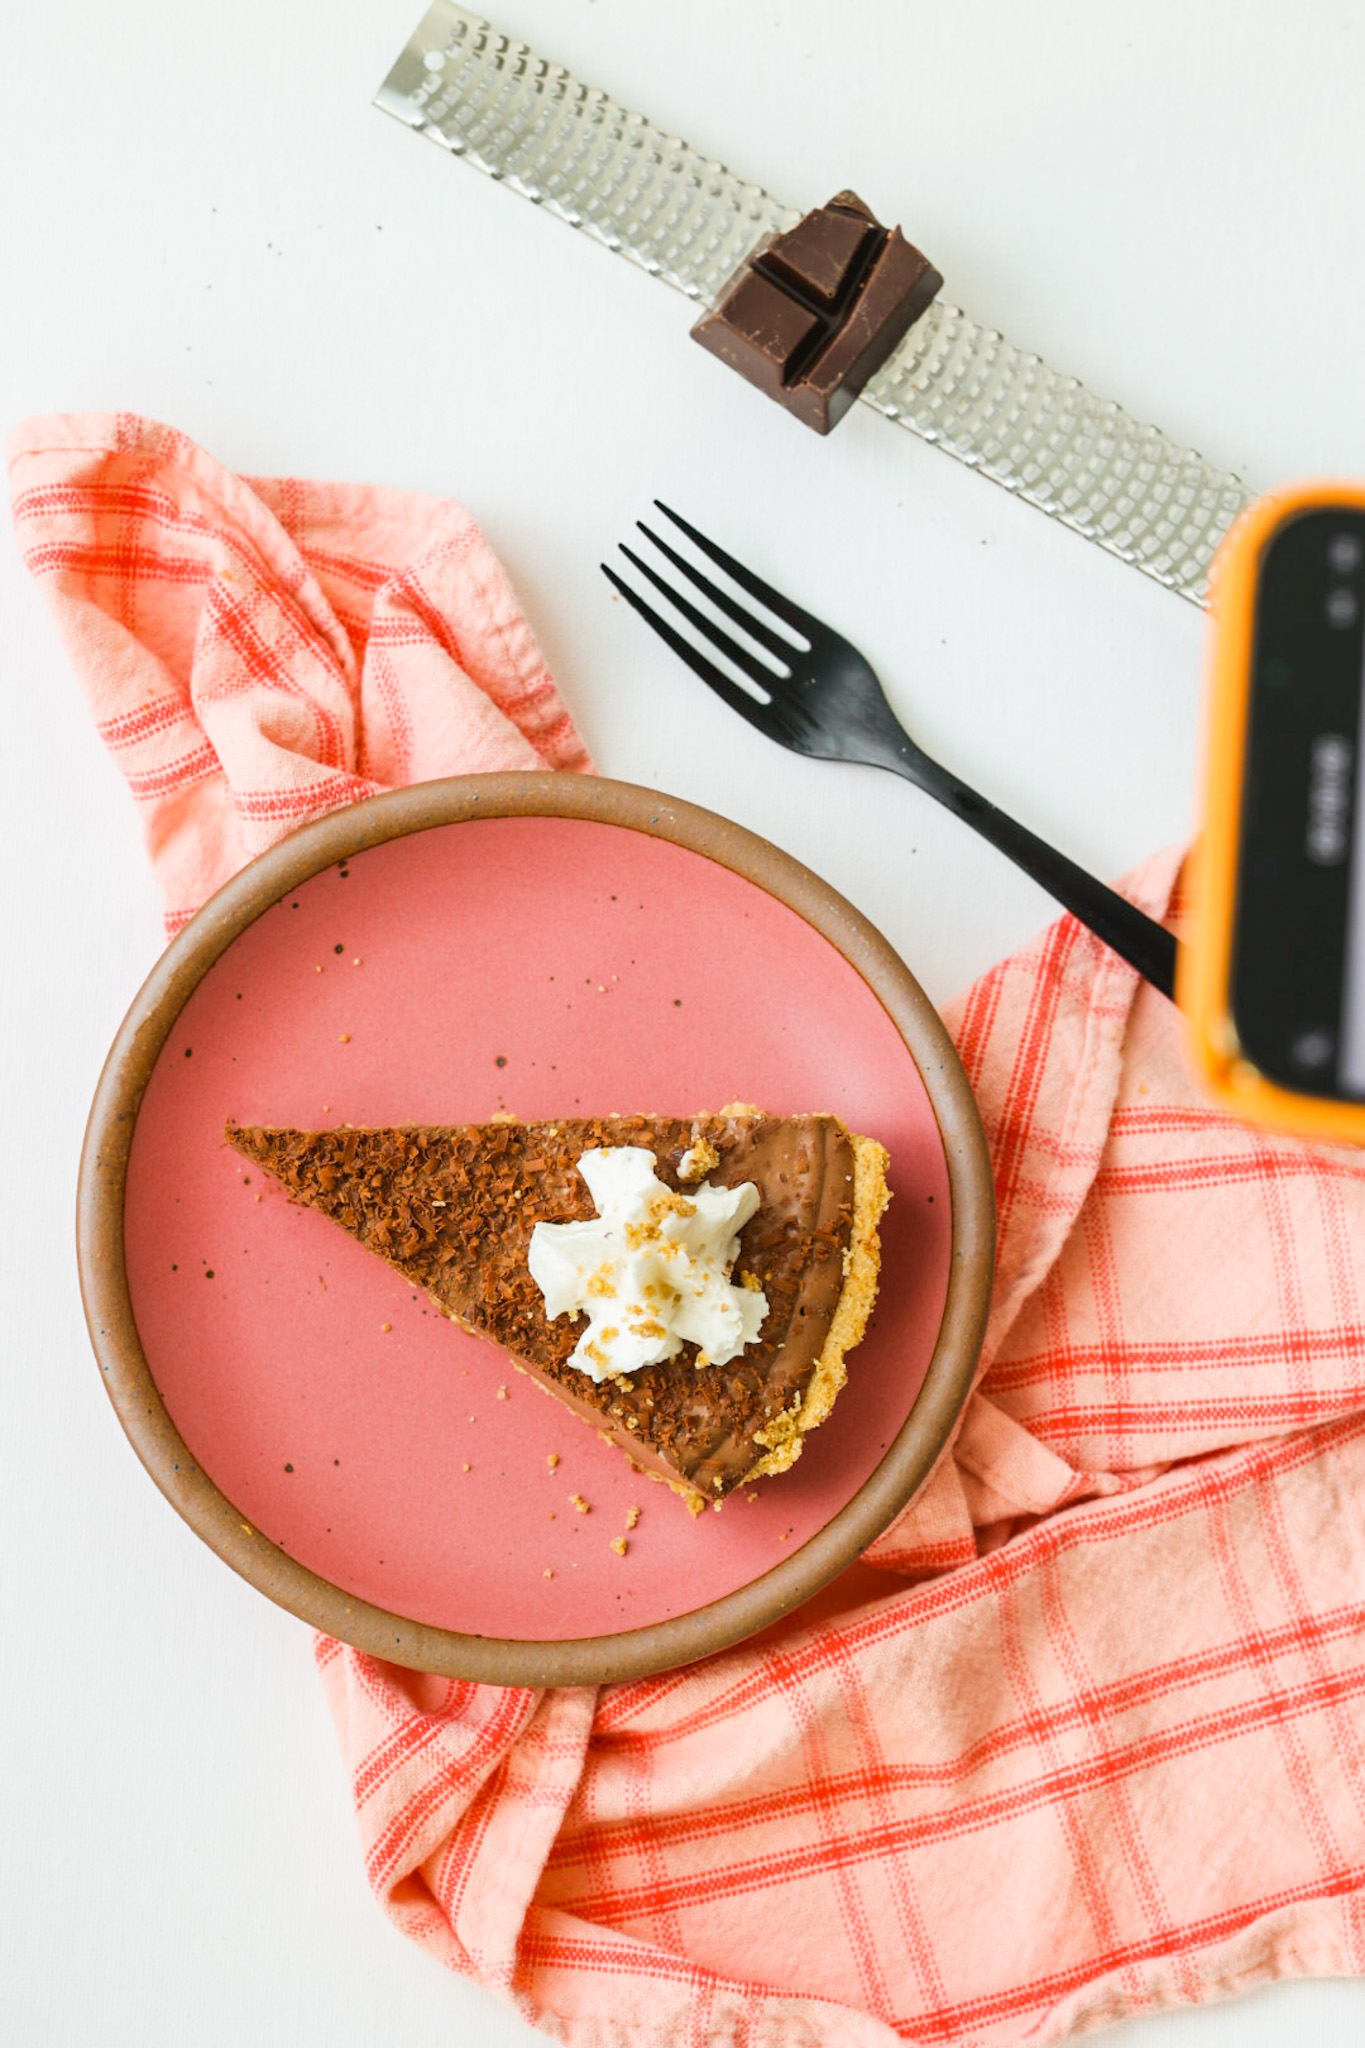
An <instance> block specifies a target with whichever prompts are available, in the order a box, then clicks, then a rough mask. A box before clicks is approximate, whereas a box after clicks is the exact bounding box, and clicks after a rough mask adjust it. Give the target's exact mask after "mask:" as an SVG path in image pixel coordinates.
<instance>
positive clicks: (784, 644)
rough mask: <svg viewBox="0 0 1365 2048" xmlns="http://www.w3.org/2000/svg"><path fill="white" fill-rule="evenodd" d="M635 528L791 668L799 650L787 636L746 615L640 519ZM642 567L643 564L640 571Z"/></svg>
mask: <svg viewBox="0 0 1365 2048" xmlns="http://www.w3.org/2000/svg"><path fill="white" fill-rule="evenodd" d="M635 524H636V525H637V526H638V527H639V529H640V531H641V533H642V534H643V535H644V537H645V539H646V540H647V541H651V542H652V543H653V545H654V546H655V547H656V548H657V549H658V550H659V553H660V554H661V555H664V556H665V557H666V558H667V559H668V560H669V561H670V562H671V563H672V564H673V566H674V568H675V569H678V570H680V571H681V572H682V574H683V575H684V576H686V577H687V578H688V580H689V582H692V583H695V585H696V586H697V589H698V590H700V591H701V592H702V593H703V594H704V595H705V596H706V597H709V598H710V600H711V602H712V604H713V605H715V606H716V607H717V609H718V610H719V611H723V612H724V613H725V616H726V617H727V618H729V619H733V620H734V622H735V624H736V625H737V626H742V627H743V629H744V631H745V632H746V633H747V634H749V636H750V638H751V639H754V640H757V642H758V644H759V646H760V647H766V648H767V650H768V652H769V653H770V654H774V655H776V656H777V659H778V660H779V661H782V662H785V663H786V665H787V667H788V668H790V667H791V662H792V656H793V655H794V654H796V653H798V652H799V650H798V649H797V648H795V647H793V646H792V643H791V641H790V640H788V639H787V638H786V637H785V635H783V634H781V633H776V632H774V631H773V629H772V627H771V626H769V625H765V624H764V622H763V620H762V619H756V618H755V617H754V615H753V613H752V612H749V611H746V610H745V609H744V606H743V605H742V604H740V603H739V602H738V600H737V599H735V598H733V597H731V596H730V594H729V592H728V591H726V590H722V589H721V587H720V585H719V584H718V583H713V582H712V581H711V579H710V577H709V576H703V575H702V573H701V570H700V569H697V568H695V567H694V566H693V564H692V563H691V562H689V561H688V560H687V558H686V556H685V555H680V554H679V553H678V550H677V549H676V548H672V547H670V546H669V544H668V542H667V541H666V540H661V539H660V538H659V536H658V534H657V533H655V532H654V530H653V528H652V527H648V526H646V525H645V522H644V520H643V519H637V520H636V522H635ZM643 566H644V565H643V563H642V564H641V567H643ZM646 573H648V572H646ZM660 587H661V588H662V586H660Z"/></svg>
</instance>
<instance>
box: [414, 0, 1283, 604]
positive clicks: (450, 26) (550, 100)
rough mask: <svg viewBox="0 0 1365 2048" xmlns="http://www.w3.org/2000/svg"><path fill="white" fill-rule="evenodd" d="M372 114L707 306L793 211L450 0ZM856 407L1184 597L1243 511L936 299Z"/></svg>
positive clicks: (1193, 595)
mask: <svg viewBox="0 0 1365 2048" xmlns="http://www.w3.org/2000/svg"><path fill="white" fill-rule="evenodd" d="M375 105H376V106H379V107H382V108H383V109H384V111H385V112H386V113H389V114H393V115H395V116H396V117H397V119H398V120H400V121H402V122H404V123H405V124H406V125H407V126H408V127H409V128H414V129H417V130H418V131H419V132H421V133H422V134H424V135H427V136H429V137H430V138H431V140H432V141H433V142H437V143H439V144H440V145H441V147H442V148H444V149H447V150H449V151H450V152H451V154H452V155H454V156H461V157H464V158H465V159H466V161H467V162H469V163H471V164H473V165H474V166H475V167H476V169H478V170H481V171H486V172H487V173H488V174H489V176H490V177H494V178H498V179H501V180H502V181H503V182H504V183H505V184H507V185H510V186H511V188H512V190H513V191H515V192H520V193H522V194H523V195H524V196H525V197H526V198H528V199H533V200H535V201H536V203H537V204H538V205H541V206H544V207H546V208H548V210H549V211H550V212H551V213H554V214H557V215H558V216H559V218H560V219H561V220H566V221H568V222H569V224H570V226H572V227H576V228H585V229H586V230H587V231H588V233H589V234H591V235H593V236H594V237H595V238H596V239H597V240H598V241H600V242H604V243H605V244H606V246H607V247H608V248H609V249H614V250H615V251H617V252H618V254H620V255H623V256H628V257H630V258H631V259H632V261H634V262H636V263H638V264H640V265H641V266H642V267H643V268H644V269H645V270H648V271H649V272H651V273H652V274H653V275H654V276H656V277H662V278H664V279H666V280H667V282H668V283H669V284H671V285H675V286H676V287H677V289H678V290H679V291H681V292H684V293H686V295H687V297H688V298H690V299H694V300H697V301H699V302H700V303H701V304H703V305H706V306H710V305H714V303H715V301H716V298H717V296H718V294H719V292H720V290H721V288H722V286H723V285H724V284H726V282H727V281H728V280H729V278H730V277H731V275H732V274H733V272H734V271H735V270H737V269H738V268H739V265H740V264H741V263H742V262H743V260H744V258H745V257H746V256H747V255H748V254H749V253H750V251H751V250H752V249H753V248H754V246H755V245H756V244H757V242H758V241H759V240H760V239H761V238H762V237H763V236H765V235H767V234H769V233H771V232H773V231H774V230H778V231H780V230H782V229H784V228H788V227H791V226H793V225H794V223H795V222H796V220H797V219H798V218H799V215H798V213H797V212H796V211H795V210H794V209H793V208H791V207H786V206H781V205H779V203H778V202H777V200H775V199H774V198H772V197H771V195H770V194H769V193H767V192H765V191H763V189H762V187H761V186H758V185H748V184H745V183H744V182H743V181H742V180H741V179H739V178H737V177H735V175H734V174H733V172H731V171H728V170H726V169H725V167H724V165H723V164H718V163H713V162H711V161H709V160H708V159H707V158H705V157H702V156H699V155H698V154H697V152H696V151H695V150H694V149H690V148H689V147H688V145H687V144H686V143H685V142H679V141H678V140H677V139H676V138H675V137H672V136H668V135H665V134H664V133H663V131H662V130H661V129H659V128H655V127H654V126H653V125H652V124H651V123H650V122H649V121H647V120H645V118H644V117H643V115H641V114H631V113H627V112H626V111H625V110H624V109H623V108H621V107H618V106H617V105H616V104H615V102H614V101H613V100H611V99H609V98H608V96H607V95H606V93H604V92H601V91H599V90H598V89H597V87H595V86H590V85H584V84H582V83H581V81H580V80H578V79H576V78H574V77H573V76H572V75H571V74H570V73H569V72H568V71H566V70H565V69H564V68H563V66H562V65H559V64H552V63H550V62H548V61H547V60H546V59H545V58H543V57H538V56H537V55H536V53H535V52H534V51H533V50H531V49H529V48H528V47H527V45H526V44H525V43H519V42H516V41H514V40H513V39H512V38H511V37H510V36H506V35H503V34H502V33H501V31H500V30H498V29H495V28H493V27H492V26H491V24H490V23H488V22H486V21H484V20H483V19H482V18H481V17H480V16H479V15H477V14H471V13H469V12H468V11H467V10H466V9H465V8H463V7H456V6H453V5H452V4H451V0H433V5H432V6H430V7H429V8H428V9H427V12H426V13H425V14H424V15H423V17H422V20H421V21H420V22H419V23H418V26H417V28H416V29H415V30H414V32H413V34H412V37H411V38H410V40H409V42H408V44H407V46H406V48H405V49H404V50H403V53H402V55H401V56H400V57H399V59H398V61H397V63H396V64H395V65H394V67H393V69H392V70H391V71H390V73H389V75H388V77H387V78H386V79H385V81H384V83H383V85H382V86H381V87H380V89H379V92H378V94H377V95H376V99H375ZM862 402H863V404H864V405H870V406H872V407H873V408H874V409H875V410H876V411H877V412H880V413H883V414H885V416H886V418H887V419H890V420H895V421H896V422H897V423H898V424H899V425H900V426H903V427H909V428H910V429H911V430H912V431H913V432H914V433H916V434H919V435H921V436H922V437H923V439H924V440H926V441H931V442H933V443H934V444H935V445H936V446H937V447H940V448H944V449H946V450H947V452H948V453H949V454H950V455H955V456H957V458H958V460H959V461H960V462H965V463H966V464H967V465H968V467H969V468H972V469H978V470H980V471H981V473H982V475H983V476H988V477H990V478H992V479H993V481H994V482H996V483H998V484H1003V485H1004V487H1005V489H1006V490H1007V491H1013V492H1014V493H1015V494H1016V495H1017V496H1018V497H1020V498H1023V499H1024V500H1025V501H1026V502H1027V503H1028V504H1030V505H1037V506H1038V507H1039V509H1040V510H1041V511H1044V512H1046V513H1048V514H1049V515H1050V516H1051V517H1052V518H1053V519H1058V520H1060V521H1061V523H1062V525H1063V526H1069V527H1071V528H1072V529H1073V530H1074V531H1075V532H1076V533H1080V534H1084V536H1085V538H1086V539H1087V540H1093V541H1095V542H1097V543H1098V545H1099V546H1100V547H1102V548H1105V549H1107V550H1108V552H1109V553H1110V554H1113V555H1117V556H1118V557H1119V559H1120V561H1124V562H1131V563H1132V564H1133V566H1134V567H1135V568H1138V569H1141V570H1142V571H1143V572H1144V573H1145V574H1146V575H1148V576H1152V577H1155V579H1156V580H1157V582H1158V583H1163V584H1165V585H1166V586H1167V588H1168V589H1171V590H1175V591H1178V592H1179V593H1180V595H1181V596H1182V597H1188V598H1190V599H1192V600H1193V601H1194V602H1195V603H1196V604H1203V603H1204V602H1205V601H1206V599H1207V594H1208V576H1209V567H1210V564H1211V562H1212V559H1213V555H1214V552H1215V550H1216V549H1217V546H1218V543H1219V542H1220V541H1221V540H1222V538H1223V535H1224V534H1225V533H1226V532H1227V530H1228V528H1229V526H1231V524H1232V522H1233V520H1234V519H1235V518H1236V517H1237V515H1238V513H1239V512H1241V511H1242V509H1243V508H1244V507H1245V506H1246V505H1247V504H1249V503H1250V501H1251V493H1250V492H1249V491H1248V490H1247V488H1246V486H1245V485H1244V484H1243V483H1242V482H1241V481H1240V480H1239V479H1238V478H1237V477H1235V476H1231V475H1229V474H1228V473H1227V471H1225V470H1219V469H1215V468H1214V467H1213V466H1212V465H1211V464H1210V463H1207V462H1205V461H1204V459H1203V458H1202V456H1199V455H1196V454H1194V453H1193V452H1192V451H1191V450H1190V449H1187V448H1178V447H1177V446H1176V445H1175V444H1174V442H1172V441H1169V440H1167V438H1166V436H1165V435H1164V434H1162V433H1159V432H1158V430H1157V429H1156V428H1155V427H1148V426H1143V425H1141V424H1140V422H1138V421H1137V420H1134V419H1131V418H1130V417H1129V416H1128V414H1127V413H1126V412H1124V411H1123V410H1122V408H1121V407H1120V406H1117V405H1114V404H1112V403H1110V402H1108V401H1106V400H1103V399H1098V398H1093V397H1092V396H1091V395H1090V393H1089V392H1088V391H1086V390H1085V389H1084V387H1083V386H1082V385H1080V384H1079V383H1077V381H1076V379H1075V378H1074V377H1059V376H1057V375H1056V374H1055V372H1053V371H1052V370H1049V369H1048V368H1047V366H1046V364H1044V363H1042V362H1040V361H1039V359H1038V357H1037V356H1033V355H1025V354H1024V353H1023V352H1022V351H1021V350H1019V349H1017V348H1014V347H1012V346H1011V345H1010V343H1009V342H1007V341H1005V340H1004V339H1003V338H1002V337H1001V336H1000V335H999V334H996V333H994V332H993V331H992V330H991V329H990V328H986V327H978V326H977V325H976V323H975V321H972V320H969V319H968V318H967V316H966V314H965V313H962V312H959V310H958V309H957V307H956V306H950V305H946V304H945V303H944V301H943V299H942V297H941V296H940V297H939V298H937V299H935V300H934V302H933V304H932V305H931V306H930V307H929V308H928V310H927V312H925V313H924V314H922V315H921V317H920V318H919V320H917V321H916V323H915V325H914V326H913V327H912V328H911V329H910V332H909V333H908V334H907V335H906V337H905V339H904V341H903V342H902V343H901V344H900V346H899V347H898V348H897V349H896V350H895V352H894V353H893V354H892V355H891V356H890V357H889V358H888V359H887V361H886V362H885V363H884V364H883V365H882V368H881V369H880V370H879V371H878V372H877V374H876V375H875V376H874V377H873V379H872V381H871V382H870V383H869V384H868V386H867V388H866V389H865V390H864V392H863V393H862Z"/></svg>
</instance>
